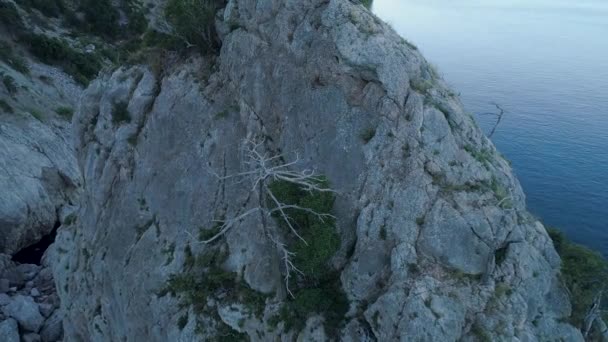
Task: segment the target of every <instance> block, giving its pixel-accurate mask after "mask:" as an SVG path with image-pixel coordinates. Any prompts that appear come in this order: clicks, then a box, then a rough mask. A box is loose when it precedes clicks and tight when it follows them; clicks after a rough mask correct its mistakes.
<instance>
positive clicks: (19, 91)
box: [0, 0, 83, 254]
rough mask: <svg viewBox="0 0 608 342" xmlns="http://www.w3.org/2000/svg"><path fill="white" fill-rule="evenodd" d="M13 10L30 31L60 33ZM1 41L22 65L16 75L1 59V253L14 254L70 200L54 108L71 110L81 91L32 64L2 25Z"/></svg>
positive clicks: (71, 173) (68, 149) (75, 177)
mask: <svg viewBox="0 0 608 342" xmlns="http://www.w3.org/2000/svg"><path fill="white" fill-rule="evenodd" d="M2 3H3V6H12V4H17V5H19V4H22V3H21V2H17V3H15V2H14V1H6V0H4V1H2ZM3 8H4V7H3ZM17 11H18V13H19V15H20V16H22V18H21V19H22V22H23V23H24V25H25V26H27V27H28V29H29V30H30V31H31V32H36V33H39V32H40V31H41V30H40V28H39V27H37V24H40V25H45V29H44V30H43V31H45V32H50V31H51V30H58V31H62V30H61V29H59V28H57V27H56V24H57V23H58V22H59V21H54V20H44V19H40V18H38V19H35V20H34V19H33V18H32V17H30V16H29V15H28V14H27V12H26V11H24V10H22V9H18V10H17ZM45 23H46V24H45ZM51 35H52V33H51ZM0 38H2V44H3V49H8V51H10V52H11V53H12V54H14V55H16V56H22V57H21V59H22V60H23V64H24V65H26V66H27V68H26V69H27V71H24V70H22V69H21V68H18V69H19V70H16V69H14V68H13V67H12V66H11V63H8V61H7V58H6V57H4V58H0V75H1V78H2V80H3V82H2V84H1V85H0V103H1V105H0V189H2V191H0V253H6V254H14V253H15V252H17V251H19V250H20V249H21V248H23V247H26V246H28V245H31V244H32V243H34V242H37V241H38V240H39V239H40V238H41V237H42V236H44V235H46V234H48V233H49V232H50V231H51V230H52V229H53V227H54V226H55V223H56V222H58V221H60V220H59V215H58V212H59V211H60V210H61V208H62V207H63V206H65V205H66V204H68V203H70V202H72V201H75V193H76V192H77V188H78V187H79V186H80V175H79V173H78V168H77V166H76V160H75V158H74V151H73V148H72V146H73V145H72V142H71V133H70V131H71V129H70V124H69V119H70V118H69V117H67V116H66V115H65V114H64V115H60V114H58V109H59V108H64V109H70V110H75V107H76V104H77V102H78V99H79V97H80V94H81V93H82V91H83V89H82V87H80V86H78V85H77V84H76V83H75V81H74V80H73V79H72V78H71V77H70V76H68V75H67V74H65V73H64V72H62V71H61V70H59V69H58V68H55V67H52V66H48V65H45V64H42V63H40V62H39V61H36V60H35V59H33V58H32V57H31V55H29V54H27V53H26V52H25V51H24V50H25V49H24V48H23V46H22V45H26V44H27V43H26V42H24V41H22V40H21V39H17V37H16V36H15V35H13V34H11V33H10V32H7V31H6V28H5V27H4V25H3V24H2V25H0ZM4 46H7V47H8V48H7V47H4ZM4 53H6V52H4Z"/></svg>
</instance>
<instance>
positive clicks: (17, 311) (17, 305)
mask: <svg viewBox="0 0 608 342" xmlns="http://www.w3.org/2000/svg"><path fill="white" fill-rule="evenodd" d="M2 311H3V312H4V314H5V315H6V316H9V317H12V318H14V319H15V320H17V322H18V323H19V326H21V328H22V329H24V330H25V331H30V332H38V331H39V330H40V327H42V324H43V323H44V318H43V317H42V315H41V314H40V310H38V304H36V303H35V302H34V300H33V299H32V298H31V297H25V296H22V295H17V296H15V297H13V298H11V302H10V303H9V304H8V305H6V306H4V307H3V308H2Z"/></svg>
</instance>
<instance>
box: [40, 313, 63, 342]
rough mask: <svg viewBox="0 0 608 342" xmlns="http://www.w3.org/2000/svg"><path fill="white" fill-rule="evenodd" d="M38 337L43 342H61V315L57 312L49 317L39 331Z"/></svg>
mask: <svg viewBox="0 0 608 342" xmlns="http://www.w3.org/2000/svg"><path fill="white" fill-rule="evenodd" d="M40 337H41V339H42V341H43V342H55V341H61V338H62V337H63V315H62V314H61V312H60V311H59V310H56V311H55V312H53V314H52V315H51V317H49V319H47V320H46V322H44V325H43V326H42V329H41V330H40Z"/></svg>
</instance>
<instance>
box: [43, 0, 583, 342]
mask: <svg viewBox="0 0 608 342" xmlns="http://www.w3.org/2000/svg"><path fill="white" fill-rule="evenodd" d="M218 27H220V31H221V37H222V40H223V46H222V50H221V53H220V55H219V56H218V57H217V59H215V60H212V61H210V60H202V59H197V58H190V59H188V60H181V61H178V62H177V63H176V62H175V61H169V62H165V64H164V68H163V69H162V71H161V72H160V73H159V72H158V70H156V71H155V72H153V71H152V70H151V69H149V68H147V67H145V66H135V67H131V68H121V69H118V70H116V71H114V72H113V73H111V74H105V75H103V76H102V77H100V78H99V79H98V80H96V81H95V82H94V83H93V84H92V85H91V86H90V87H89V88H88V89H87V90H86V92H85V93H84V95H83V98H82V101H81V104H80V106H79V110H78V113H77V115H76V117H75V118H74V121H73V123H74V139H75V146H76V157H77V160H78V165H79V168H80V171H81V173H82V175H83V178H84V180H83V181H84V189H83V194H82V196H81V199H80V209H79V211H78V213H77V219H76V220H74V222H73V223H72V224H71V225H64V226H62V228H61V229H60V231H59V235H58V237H57V242H56V244H55V245H54V246H53V248H52V250H51V251H50V252H49V258H51V259H52V266H53V272H54V276H55V281H56V282H57V285H58V293H59V296H60V298H61V306H62V310H63V312H64V313H65V315H66V316H65V323H64V328H65V339H66V341H140V340H147V341H192V340H195V339H202V340H209V339H212V337H213V336H212V335H210V334H211V331H212V330H213V329H212V327H213V324H211V323H210V325H208V326H206V327H205V328H209V329H203V330H204V331H202V332H201V331H197V330H198V329H196V325H195V323H194V320H193V319H190V318H189V317H192V316H193V315H194V312H193V310H192V308H189V307H181V306H180V305H178V299H176V298H173V297H171V296H168V295H162V294H161V292H162V291H161V290H162V289H163V288H164V287H165V286H166V282H167V280H168V279H169V277H170V276H171V275H172V274H176V273H179V272H180V271H181V270H182V265H183V264H184V261H185V260H186V259H187V256H186V253H185V252H184V251H185V248H186V246H190V247H191V248H192V249H193V250H194V252H195V253H198V252H201V251H204V250H205V248H207V246H205V245H202V244H200V243H198V242H197V240H196V239H195V238H193V235H195V234H196V233H197V231H198V228H199V227H201V226H209V225H212V224H213V221H214V220H215V219H216V218H217V217H218V216H220V215H225V216H227V217H230V216H235V215H236V214H237V213H238V212H239V210H241V208H249V207H251V206H255V205H256V203H257V201H258V200H257V199H256V198H250V197H249V188H250V187H249V184H246V185H243V184H234V183H230V182H228V181H221V180H220V179H219V178H218V177H216V176H215V174H219V175H230V174H234V173H238V172H241V171H243V170H247V163H246V162H247V160H246V158H245V156H244V154H243V153H242V145H243V141H244V140H245V139H256V138H258V139H259V138H262V139H264V140H265V143H264V145H263V146H264V148H265V149H266V150H267V151H268V153H283V154H285V156H286V158H294V157H295V154H296V153H297V154H298V155H299V157H300V159H301V163H300V164H298V165H296V166H294V168H296V169H303V168H314V169H316V170H318V171H319V172H320V173H322V174H324V175H326V176H327V177H328V179H329V180H330V182H331V184H332V187H333V188H334V189H335V190H337V191H338V193H339V195H338V197H337V202H336V204H335V207H334V213H335V215H336V217H337V224H338V229H339V232H340V236H341V240H342V247H341V250H340V251H339V253H338V255H337V256H336V257H335V258H334V260H333V261H332V264H333V266H334V268H335V269H336V270H338V271H339V272H340V284H341V287H342V289H343V290H344V292H345V293H346V295H347V297H348V300H349V302H350V310H349V312H348V314H347V316H346V317H345V318H344V325H343V326H342V327H341V328H340V331H339V333H338V335H339V336H334V337H331V336H328V333H327V332H326V329H324V326H323V318H322V317H318V316H315V317H311V318H310V319H309V320H308V321H307V322H306V326H305V328H304V329H303V330H302V331H285V330H286V329H284V326H283V325H279V326H278V327H273V326H272V324H271V323H270V322H269V321H270V318H271V317H272V316H273V315H275V314H276V313H277V308H278V304H279V303H280V302H281V301H282V300H283V299H284V294H285V289H284V288H283V279H282V277H283V274H282V272H283V271H282V270H281V266H280V265H281V260H280V255H278V253H277V251H276V249H275V248H274V247H273V244H272V243H271V242H270V241H268V239H267V238H266V237H265V235H264V234H263V231H262V229H261V224H262V223H261V222H260V220H261V219H260V218H259V217H254V216H251V217H248V218H247V219H245V220H243V221H242V222H240V223H239V224H237V225H236V226H235V227H233V228H232V229H231V230H230V231H229V232H228V234H227V236H226V237H225V242H226V246H227V248H228V251H229V254H228V259H227V261H226V262H225V263H224V265H222V266H223V267H224V268H225V269H226V270H229V271H233V272H236V273H238V275H239V277H240V278H241V279H243V281H244V282H246V283H247V284H248V285H249V286H250V287H251V288H252V289H255V290H257V291H259V292H263V293H265V294H268V295H270V298H268V299H267V300H266V305H265V307H264V308H263V313H262V314H261V315H259V316H252V315H247V314H246V313H245V311H246V310H245V309H244V306H243V305H241V304H239V303H234V305H230V306H223V305H222V304H221V303H209V306H210V307H212V308H213V310H212V312H211V313H208V314H207V315H208V317H206V318H204V319H207V320H208V322H217V320H221V321H222V322H223V324H225V325H227V326H229V327H230V329H232V330H234V331H238V332H240V333H244V334H247V335H248V336H249V338H250V339H251V340H252V341H267V340H282V341H291V340H300V341H308V340H325V339H330V338H340V339H343V340H345V341H366V340H367V341H375V340H376V341H396V340H400V341H457V340H461V341H478V340H497V341H502V340H504V341H547V340H554V339H558V338H562V339H564V340H567V341H580V340H582V336H581V335H580V333H579V332H578V331H577V330H576V329H575V328H573V327H572V326H570V325H568V324H566V323H563V322H564V321H565V318H566V317H568V315H569V312H570V305H569V301H568V297H567V294H566V291H565V290H564V289H563V288H562V287H561V286H560V283H559V281H558V279H557V276H556V275H557V271H558V268H559V263H560V260H559V257H558V255H557V254H556V252H555V250H554V248H553V245H552V243H551V240H550V239H549V237H548V236H547V233H546V231H545V229H544V227H543V226H542V225H541V224H540V223H539V222H537V221H536V220H535V219H534V218H533V217H532V216H531V215H529V214H528V213H527V212H526V209H525V204H524V195H523V193H522V190H521V187H520V185H519V183H518V182H517V180H516V179H515V178H514V176H513V174H512V171H511V169H510V167H509V164H508V162H506V161H505V160H504V159H503V158H502V157H501V156H500V154H499V153H498V152H497V151H496V149H495V148H494V146H493V145H492V143H491V142H490V141H489V140H488V139H487V138H486V137H485V136H484V135H483V133H482V132H481V131H480V130H479V129H478V128H477V126H476V125H475V122H474V120H473V119H472V117H471V116H470V115H469V114H467V113H466V112H465V111H464V109H463V107H462V105H461V103H460V101H459V99H458V98H457V96H456V95H455V94H454V93H453V92H452V91H451V90H450V89H449V88H448V87H447V86H446V85H445V83H444V82H443V81H442V80H441V78H440V77H439V76H438V75H437V73H436V71H434V70H433V68H432V67H430V66H429V64H428V63H427V62H426V61H425V60H424V58H423V57H422V56H421V55H420V53H419V52H418V51H417V50H416V49H415V47H413V46H412V45H411V44H409V43H408V42H407V41H405V40H404V39H403V38H401V37H400V36H398V35H397V34H396V33H395V32H394V31H393V30H392V29H391V28H390V27H388V26H387V25H386V24H384V23H383V22H381V21H380V20H379V19H377V18H376V17H375V16H373V15H372V14H371V13H370V12H369V11H368V10H366V9H365V8H364V7H363V6H362V5H359V4H355V3H353V2H350V1H346V0H330V1H324V0H306V1H301V0H298V1H276V0H257V1H255V0H231V1H229V2H228V5H227V7H226V8H225V10H223V11H222V12H221V13H220V17H218ZM122 102H126V103H127V104H128V111H129V113H130V120H129V121H128V122H117V121H116V120H113V117H112V116H113V112H114V111H115V107H116V104H118V103H122ZM163 251H164V252H163ZM271 294H275V295H274V296H272V295H271ZM184 315H186V316H184ZM180 317H186V318H188V319H187V320H186V321H185V322H182V323H184V324H183V326H180V324H178V323H177V322H178V320H180V321H181V318H180ZM214 324H215V323H214Z"/></svg>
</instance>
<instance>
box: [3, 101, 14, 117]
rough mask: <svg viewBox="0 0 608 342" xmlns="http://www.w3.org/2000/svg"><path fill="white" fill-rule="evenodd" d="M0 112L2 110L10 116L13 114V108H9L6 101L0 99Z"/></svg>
mask: <svg viewBox="0 0 608 342" xmlns="http://www.w3.org/2000/svg"><path fill="white" fill-rule="evenodd" d="M0 110H2V111H3V112H5V113H9V114H12V113H14V112H15V110H13V107H11V105H9V104H8V103H7V102H6V101H4V100H2V99H0Z"/></svg>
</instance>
